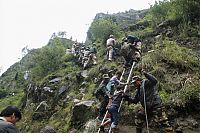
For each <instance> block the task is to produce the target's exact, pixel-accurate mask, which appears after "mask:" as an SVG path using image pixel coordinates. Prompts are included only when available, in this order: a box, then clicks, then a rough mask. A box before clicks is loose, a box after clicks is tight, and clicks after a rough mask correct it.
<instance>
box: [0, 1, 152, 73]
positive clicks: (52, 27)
mask: <svg viewBox="0 0 200 133" xmlns="http://www.w3.org/2000/svg"><path fill="white" fill-rule="evenodd" d="M154 2H155V0H0V17H1V21H0V29H1V30H0V67H2V68H3V71H6V69H8V68H9V67H10V66H11V65H12V64H14V63H15V62H17V61H19V58H21V49H22V48H23V47H25V46H26V45H28V48H29V49H31V48H40V47H42V46H44V45H46V44H47V42H48V40H49V38H50V37H51V35H52V33H54V32H58V31H66V32H67V33H66V34H67V37H68V38H70V37H71V36H72V38H73V40H75V39H77V40H78V41H79V42H81V41H85V38H86V32H87V30H88V27H89V25H90V24H91V22H92V20H93V18H94V17H95V15H96V13H100V12H103V13H107V12H108V13H109V14H110V13H117V12H124V11H128V10H129V9H135V10H141V9H147V8H149V7H150V5H149V4H154Z"/></svg>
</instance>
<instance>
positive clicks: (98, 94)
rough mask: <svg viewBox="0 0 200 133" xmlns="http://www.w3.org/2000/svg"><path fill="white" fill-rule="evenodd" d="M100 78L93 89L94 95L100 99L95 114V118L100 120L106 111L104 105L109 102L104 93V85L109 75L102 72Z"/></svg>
mask: <svg viewBox="0 0 200 133" xmlns="http://www.w3.org/2000/svg"><path fill="white" fill-rule="evenodd" d="M102 78H103V80H102V81H101V83H100V85H99V87H98V88H97V90H96V91H95V96H96V98H97V99H98V100H99V101H100V108H99V114H98V116H97V119H98V120H100V121H101V120H103V117H104V115H105V113H106V107H107V105H108V102H109V98H108V95H107V94H106V85H107V84H108V82H109V79H110V77H109V76H108V74H103V77H102Z"/></svg>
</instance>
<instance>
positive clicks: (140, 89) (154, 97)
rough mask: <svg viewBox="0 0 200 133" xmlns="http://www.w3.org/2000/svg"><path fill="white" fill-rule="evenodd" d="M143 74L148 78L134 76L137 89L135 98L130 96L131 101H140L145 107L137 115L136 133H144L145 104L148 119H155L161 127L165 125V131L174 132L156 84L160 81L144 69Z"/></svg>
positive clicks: (133, 80) (133, 79)
mask: <svg viewBox="0 0 200 133" xmlns="http://www.w3.org/2000/svg"><path fill="white" fill-rule="evenodd" d="M143 74H144V76H145V77H146V79H141V78H140V77H139V76H134V77H133V78H132V83H133V84H134V86H135V87H136V88H137V90H136V93H135V96H134V97H133V98H130V97H129V101H130V102H131V103H134V104H137V103H138V102H140V103H141V105H142V107H143V109H141V110H139V111H137V113H136V116H135V124H136V133H142V128H143V126H144V123H145V111H144V109H145V105H146V111H147V116H148V120H149V121H150V120H153V121H154V122H156V123H157V124H159V125H161V127H165V132H166V131H169V133H172V132H173V129H172V128H171V127H170V125H169V122H168V119H167V117H166V114H165V112H164V111H163V107H162V101H161V98H160V96H159V95H158V92H157V90H156V84H157V82H158V81H157V79H156V78H155V77H154V76H153V75H151V74H149V73H147V72H145V71H143ZM144 94H145V101H144Z"/></svg>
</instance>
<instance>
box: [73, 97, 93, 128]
mask: <svg viewBox="0 0 200 133" xmlns="http://www.w3.org/2000/svg"><path fill="white" fill-rule="evenodd" d="M93 103H94V101H92V100H88V101H81V102H79V103H77V104H75V106H74V107H73V111H72V118H71V125H72V126H73V128H75V129H79V128H81V127H82V126H83V125H84V124H85V123H86V122H87V121H88V120H89V119H92V118H94V117H95V113H94V109H93V108H92V105H93Z"/></svg>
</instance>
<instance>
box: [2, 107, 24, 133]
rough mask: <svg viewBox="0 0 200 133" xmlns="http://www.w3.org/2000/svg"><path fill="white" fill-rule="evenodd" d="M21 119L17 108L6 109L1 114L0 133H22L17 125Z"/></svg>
mask: <svg viewBox="0 0 200 133" xmlns="http://www.w3.org/2000/svg"><path fill="white" fill-rule="evenodd" d="M21 118H22V116H21V112H20V111H19V109H18V108H17V107H15V106H8V107H6V108H5V109H4V110H2V112H1V113H0V133H20V131H19V130H18V129H17V128H16V127H15V124H16V122H17V121H19V120H20V119H21Z"/></svg>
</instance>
